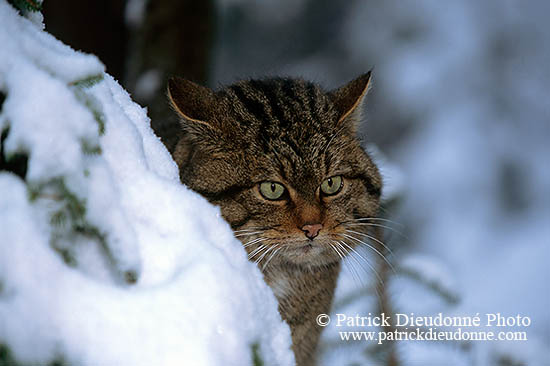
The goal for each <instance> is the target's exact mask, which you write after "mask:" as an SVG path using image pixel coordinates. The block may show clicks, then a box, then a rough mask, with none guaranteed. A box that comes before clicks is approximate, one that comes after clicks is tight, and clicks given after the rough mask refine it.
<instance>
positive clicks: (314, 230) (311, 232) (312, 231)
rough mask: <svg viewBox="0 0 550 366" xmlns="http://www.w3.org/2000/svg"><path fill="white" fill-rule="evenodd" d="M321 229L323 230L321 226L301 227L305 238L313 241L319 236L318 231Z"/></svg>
mask: <svg viewBox="0 0 550 366" xmlns="http://www.w3.org/2000/svg"><path fill="white" fill-rule="evenodd" d="M322 228H323V225H321V224H313V225H304V226H302V231H303V232H304V233H305V234H306V236H307V237H308V238H309V239H313V238H315V237H316V236H317V235H319V231H321V229H322Z"/></svg>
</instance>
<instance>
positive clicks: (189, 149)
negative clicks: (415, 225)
mask: <svg viewBox="0 0 550 366" xmlns="http://www.w3.org/2000/svg"><path fill="white" fill-rule="evenodd" d="M369 83H370V72H369V73H367V74H365V75H362V76H360V77H359V78H357V79H355V80H353V81H351V82H349V83H348V84H346V85H344V86H342V87H341V88H339V89H336V90H333V91H329V92H327V91H324V90H323V89H322V88H320V87H319V86H317V85H315V84H313V83H309V82H306V81H304V80H300V79H286V78H272V79H264V80H249V81H241V82H238V83H236V84H234V85H231V86H228V87H225V88H223V89H221V90H219V91H212V90H210V89H208V88H206V87H203V86H199V85H197V84H195V83H193V82H190V81H187V80H184V79H179V78H176V79H172V80H170V82H169V86H168V95H169V99H170V102H171V104H172V107H173V108H174V110H175V111H176V112H177V113H178V114H179V116H180V119H181V124H182V128H183V137H182V138H181V140H180V141H179V143H178V145H177V147H176V150H175V152H174V154H173V155H174V159H175V160H176V162H177V164H178V166H179V168H180V177H181V180H182V182H183V183H184V184H186V185H187V186H189V187H190V188H191V189H193V190H195V191H196V192H198V193H200V194H202V195H203V196H204V197H206V198H207V199H208V200H209V201H211V202H212V203H214V204H216V205H219V206H220V207H221V212H222V215H223V217H224V218H225V219H226V220H227V221H228V222H229V224H230V225H231V227H232V228H233V230H234V231H235V234H236V236H237V237H238V238H239V239H240V240H241V242H242V243H243V244H244V245H245V248H246V250H247V252H248V253H249V257H250V258H251V260H253V261H257V262H258V263H259V265H260V267H263V266H265V265H266V264H268V263H272V264H274V263H292V264H295V265H305V266H317V265H326V264H330V263H334V262H337V261H338V260H339V259H340V256H341V255H344V254H346V253H348V252H349V251H350V250H351V248H354V247H356V246H357V245H360V242H361V241H363V242H365V241H366V239H365V238H366V237H365V236H364V235H363V234H366V233H367V232H368V231H367V228H368V227H369V225H367V222H366V221H362V220H366V219H365V218H371V217H375V215H376V214H377V211H378V207H379V200H380V191H381V185H382V182H381V178H380V175H379V172H378V169H377V167H376V166H375V164H374V163H373V162H372V160H371V159H370V158H369V156H368V155H367V153H366V152H365V151H364V150H363V148H362V147H361V145H360V143H359V140H358V139H357V130H358V124H359V122H360V114H361V109H362V104H363V100H364V98H365V95H366V93H367V91H368V88H369Z"/></svg>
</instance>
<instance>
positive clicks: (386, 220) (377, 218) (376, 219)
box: [346, 217, 405, 228]
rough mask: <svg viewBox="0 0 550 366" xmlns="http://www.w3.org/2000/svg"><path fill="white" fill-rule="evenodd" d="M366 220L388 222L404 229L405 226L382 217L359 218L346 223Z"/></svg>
mask: <svg viewBox="0 0 550 366" xmlns="http://www.w3.org/2000/svg"><path fill="white" fill-rule="evenodd" d="M367 220H368V221H385V222H389V223H391V224H395V225H397V226H401V227H402V228H403V227H405V225H403V224H402V223H400V222H397V221H393V220H390V219H384V218H382V217H361V218H358V219H353V220H349V221H346V222H357V221H367Z"/></svg>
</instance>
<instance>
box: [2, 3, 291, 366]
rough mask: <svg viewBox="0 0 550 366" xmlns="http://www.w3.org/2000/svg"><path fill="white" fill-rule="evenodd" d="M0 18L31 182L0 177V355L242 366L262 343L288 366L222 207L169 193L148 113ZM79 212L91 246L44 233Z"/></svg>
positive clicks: (6, 78) (285, 331) (43, 37)
mask: <svg viewBox="0 0 550 366" xmlns="http://www.w3.org/2000/svg"><path fill="white" fill-rule="evenodd" d="M0 23H2V28H1V29H0V43H1V44H2V57H0V90H1V91H2V93H3V94H5V95H6V100H5V102H4V104H3V106H2V109H1V114H0V121H1V127H2V129H4V128H5V127H8V126H9V133H8V137H7V139H6V140H5V146H4V148H5V155H6V156H9V155H10V154H13V153H15V152H23V153H25V154H27V155H28V170H27V174H26V176H25V179H22V178H21V177H19V176H16V175H15V174H12V173H10V172H7V171H1V172H0V192H1V194H0V233H1V237H0V344H4V345H6V346H7V347H8V349H9V350H10V353H11V357H13V358H14V359H15V360H17V361H18V362H20V363H26V364H46V363H49V362H51V361H52V360H54V359H57V360H59V359H61V360H63V361H65V362H66V363H68V364H84V365H98V364H103V365H106V364H128V365H130V364H131V365H151V364H182V363H184V364H190V365H247V364H248V365H250V364H252V348H253V345H255V344H257V345H258V347H259V354H260V356H261V358H262V359H263V361H264V364H266V365H292V364H293V363H294V356H293V354H292V352H291V350H290V342H291V341H290V331H289V328H288V326H287V325H286V324H285V323H283V322H282V320H281V318H280V315H279V313H278V311H277V303H276V300H275V298H274V296H273V294H272V292H271V290H270V289H269V288H268V287H267V286H266V285H265V283H264V281H263V279H262V276H261V273H260V272H259V271H258V269H257V268H256V266H254V265H253V264H252V263H250V262H249V261H248V260H247V258H246V254H245V251H244V250H243V248H242V245H241V244H240V243H239V242H238V241H237V240H236V239H235V238H234V237H233V234H232V232H231V230H230V228H229V226H228V225H227V224H226V223H225V222H224V221H223V220H222V219H221V216H220V212H219V209H218V208H216V207H213V206H211V205H210V204H209V203H208V202H207V201H206V200H204V199H203V198H201V197H200V196H198V195H197V194H195V193H193V192H192V191H190V190H188V189H187V188H186V187H184V186H182V185H181V184H180V183H179V179H178V169H177V166H176V165H175V163H174V162H173V161H172V159H171V158H170V155H169V153H168V152H167V151H166V149H165V148H164V147H163V145H162V143H161V142H160V140H159V139H158V138H157V137H156V136H155V135H154V134H153V132H152V130H151V128H150V126H149V123H150V121H149V119H148V117H147V116H146V113H145V111H144V109H142V108H141V107H139V106H138V105H137V104H135V103H133V102H132V101H131V99H130V97H129V96H128V94H127V93H126V92H125V91H124V90H123V89H122V88H121V87H120V86H119V85H118V83H117V82H116V81H115V80H114V79H113V78H112V77H110V76H109V75H107V74H105V73H104V67H103V65H102V64H101V63H100V62H99V60H97V58H95V57H94V56H90V55H85V54H82V53H79V52H75V51H73V50H72V49H70V48H69V47H68V46H65V45H63V44H61V43H60V42H59V41H57V40H55V39H54V38H53V37H51V36H50V35H48V34H46V33H45V32H43V31H42V30H41V29H42V28H43V27H42V26H41V25H36V24H33V23H32V22H31V21H29V20H27V19H24V18H22V17H20V16H19V15H18V14H17V12H16V11H15V10H14V9H13V8H12V7H11V6H10V5H8V4H7V3H6V2H5V1H3V0H2V1H0ZM97 75H99V76H100V78H99V79H98V78H95V79H93V80H94V81H93V82H92V81H90V82H82V80H88V79H89V78H90V77H91V76H97ZM94 82H95V83H94ZM91 84H93V85H91ZM101 122H102V123H104V132H103V133H102V128H101ZM85 147H88V148H90V147H91V148H92V150H94V151H93V152H90V151H86V148H85ZM95 147H99V148H100V149H95ZM59 182H62V183H59ZM33 192H34V193H33ZM67 192H69V194H70V196H71V197H72V199H70V200H68V199H66V198H65V194H67ZM30 193H31V194H30ZM33 194H35V195H36V197H34V198H32V197H33ZM75 202H80V203H81V204H82V205H83V206H84V207H85V210H84V213H83V216H82V217H78V218H77V219H76V220H77V221H78V220H80V221H78V222H80V223H81V225H84V227H85V228H88V230H90V228H93V229H94V230H97V232H98V233H99V235H97V234H94V231H93V230H92V234H88V235H85V234H82V233H79V232H75V231H74V230H72V229H71V224H70V223H71V222H70V221H69V223H68V224H67V223H65V224H59V225H57V226H56V225H50V219H51V217H52V215H53V214H54V213H56V212H63V213H66V214H67V213H70V212H71V211H70V209H67V208H66V205H69V204H75ZM60 210H61V211H60ZM63 210H65V211H63ZM62 252H63V253H67V252H68V253H69V256H70V257H71V260H70V261H68V262H67V261H66V260H64V256H62V255H60V253H62ZM65 259H66V258H65ZM133 280H137V282H136V283H135V284H131V282H133Z"/></svg>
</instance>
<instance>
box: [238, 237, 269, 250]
mask: <svg viewBox="0 0 550 366" xmlns="http://www.w3.org/2000/svg"><path fill="white" fill-rule="evenodd" d="M265 240H267V238H256V239H252V240H250V241H248V242H246V243H244V244H243V247H244V248H247V247H249V246H251V245H254V244H256V243H259V242H262V241H265Z"/></svg>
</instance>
